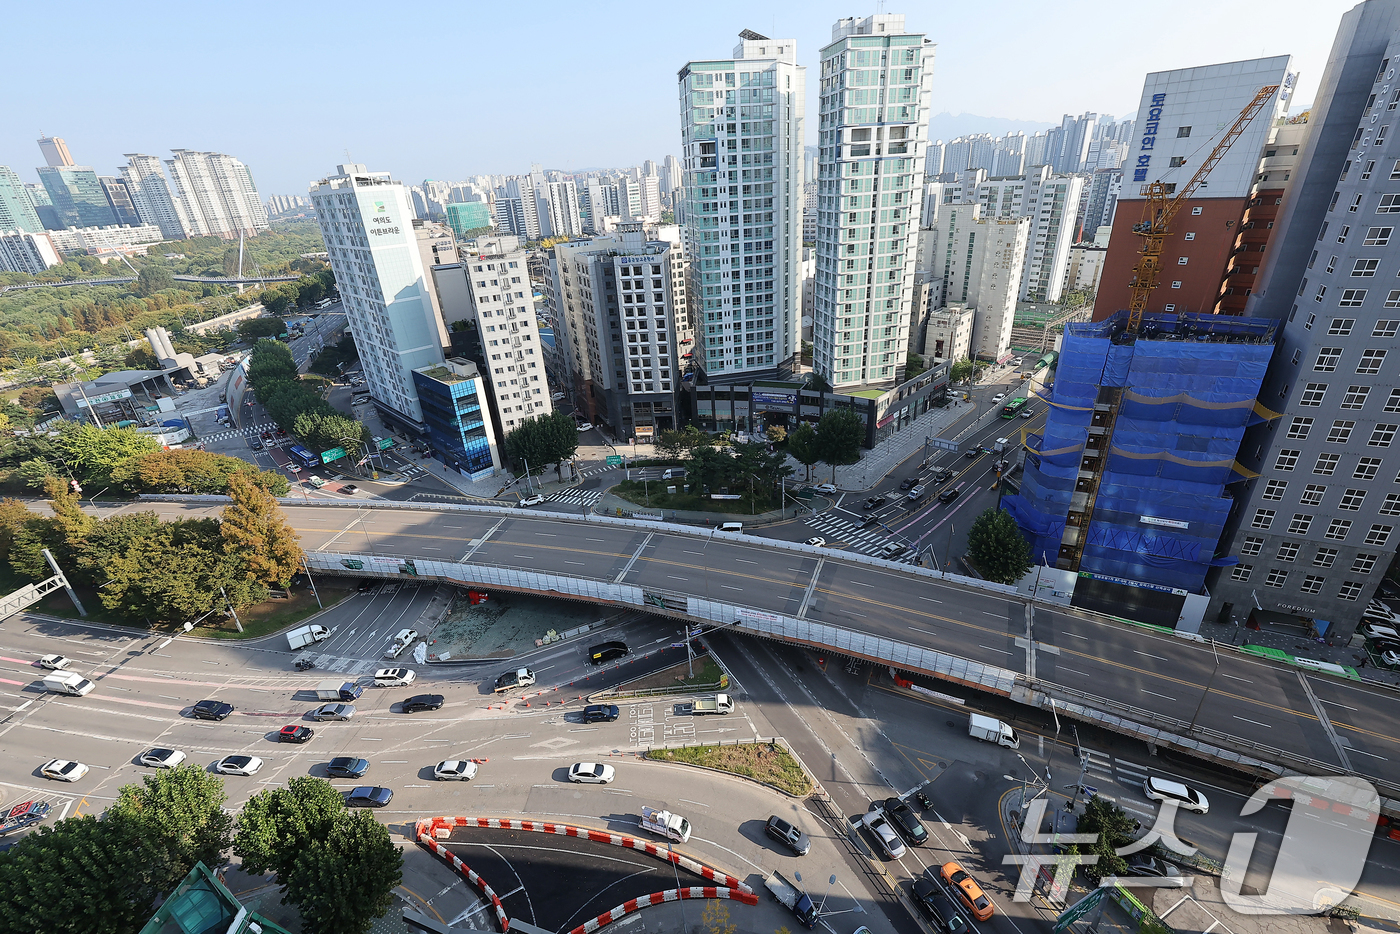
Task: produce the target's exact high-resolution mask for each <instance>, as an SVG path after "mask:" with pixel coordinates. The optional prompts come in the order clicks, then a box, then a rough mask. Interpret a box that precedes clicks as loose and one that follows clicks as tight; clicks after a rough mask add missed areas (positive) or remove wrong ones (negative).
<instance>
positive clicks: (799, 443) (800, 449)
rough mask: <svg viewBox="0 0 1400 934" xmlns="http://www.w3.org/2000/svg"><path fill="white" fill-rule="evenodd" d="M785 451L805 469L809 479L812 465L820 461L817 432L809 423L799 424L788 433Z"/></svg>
mask: <svg viewBox="0 0 1400 934" xmlns="http://www.w3.org/2000/svg"><path fill="white" fill-rule="evenodd" d="M787 449H788V453H789V454H791V455H792V459H793V460H795V461H797V462H798V463H799V464H801V465H802V466H803V467H806V468H807V476H808V477H809V478H810V477H811V476H812V465H813V464H815V463H817V461H819V460H821V459H822V456H821V452H820V451H818V450H817V430H816V429H815V428H813V427H812V423H811V422H801V423H799V424H798V426H797V427H796V428H794V429H793V430H792V431H791V432H789V433H788V438H787Z"/></svg>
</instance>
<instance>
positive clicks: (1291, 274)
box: [1169, 0, 1400, 643]
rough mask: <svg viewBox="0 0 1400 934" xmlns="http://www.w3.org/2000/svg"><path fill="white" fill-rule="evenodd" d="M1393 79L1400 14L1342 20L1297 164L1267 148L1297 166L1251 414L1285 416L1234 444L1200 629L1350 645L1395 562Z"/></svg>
mask: <svg viewBox="0 0 1400 934" xmlns="http://www.w3.org/2000/svg"><path fill="white" fill-rule="evenodd" d="M1397 76H1400V3H1397V2H1395V0H1368V2H1364V3H1360V4H1358V5H1357V6H1355V7H1353V8H1352V9H1351V10H1350V11H1348V12H1347V13H1346V14H1344V15H1343V16H1342V21H1341V26H1340V28H1339V30H1338V32H1337V36H1336V39H1335V40H1334V43H1333V46H1332V52H1331V55H1330V56H1329V58H1328V63H1327V69H1326V71H1324V73H1323V75H1322V81H1321V84H1320V87H1319V89H1318V92H1317V96H1316V98H1314V103H1313V106H1312V108H1311V114H1310V119H1309V121H1308V133H1307V136H1306V138H1305V140H1303V141H1302V144H1301V146H1300V148H1301V152H1300V153H1298V155H1297V156H1291V151H1292V148H1293V146H1292V144H1291V143H1285V144H1284V145H1282V146H1280V145H1279V144H1278V142H1277V137H1276V138H1275V142H1274V143H1273V144H1269V145H1272V146H1273V147H1276V151H1275V154H1274V157H1273V158H1275V159H1277V158H1284V157H1292V158H1294V159H1295V160H1296V162H1295V163H1294V166H1293V168H1292V170H1291V175H1292V178H1291V179H1290V181H1289V185H1288V187H1287V190H1286V193H1285V194H1284V196H1283V201H1284V203H1283V205H1282V206H1281V208H1282V209H1281V211H1280V212H1279V214H1278V220H1277V222H1276V223H1275V227H1274V230H1273V232H1272V233H1273V237H1272V244H1271V245H1270V246H1269V250H1268V251H1267V252H1265V253H1264V263H1265V264H1266V268H1265V269H1264V270H1263V272H1262V274H1261V276H1260V278H1259V281H1260V282H1261V283H1262V287H1261V288H1260V289H1259V290H1257V291H1256V292H1255V293H1254V294H1253V295H1252V296H1250V298H1249V304H1248V306H1247V312H1248V314H1249V315H1250V316H1251V317H1262V318H1267V319H1269V320H1272V321H1275V322H1277V323H1278V325H1279V327H1280V328H1281V329H1282V332H1283V337H1282V340H1281V341H1280V342H1279V345H1278V348H1277V350H1276V351H1275V353H1274V357H1273V364H1272V365H1271V366H1270V368H1269V373H1268V376H1267V377H1266V379H1265V381H1264V385H1263V387H1262V388H1261V390H1260V394H1259V405H1260V406H1262V407H1263V408H1264V409H1266V410H1270V411H1271V412H1277V413H1283V414H1282V415H1281V416H1279V417H1277V418H1271V419H1270V420H1269V422H1268V423H1267V424H1263V425H1258V426H1255V427H1252V428H1251V429H1250V430H1249V432H1248V433H1247V434H1246V436H1245V438H1244V441H1243V443H1242V444H1241V446H1240V455H1239V460H1240V463H1241V465H1242V467H1243V468H1244V469H1245V470H1246V471H1250V472H1254V473H1257V476H1254V473H1247V474H1246V476H1250V477H1251V479H1248V480H1245V481H1244V482H1243V483H1242V484H1241V485H1240V487H1239V488H1238V490H1239V491H1238V493H1237V494H1236V497H1235V501H1234V508H1233V509H1232V510H1231V514H1230V521H1229V524H1228V526H1227V529H1226V534H1225V537H1224V540H1223V541H1222V545H1221V548H1220V552H1219V553H1220V554H1221V555H1224V556H1229V557H1230V558H1234V559H1237V560H1238V562H1239V563H1238V564H1234V565H1231V566H1226V567H1221V568H1218V569H1215V570H1213V571H1212V573H1211V575H1210V577H1209V578H1208V580H1207V585H1208V587H1209V589H1210V593H1211V601H1210V606H1209V608H1208V609H1207V611H1206V613H1207V618H1209V619H1217V618H1218V619H1220V620H1221V621H1223V622H1229V621H1230V619H1231V618H1232V617H1234V618H1236V619H1244V618H1246V617H1247V616H1248V615H1249V614H1250V612H1251V611H1252V610H1253V609H1254V608H1255V607H1259V608H1261V609H1263V610H1266V611H1270V612H1272V613H1277V614H1283V615H1284V617H1287V618H1293V619H1295V620H1297V621H1300V629H1303V630H1306V629H1307V628H1308V627H1309V626H1310V627H1311V628H1313V629H1315V630H1317V632H1319V633H1325V634H1326V636H1327V637H1328V639H1329V640H1332V641H1339V642H1342V643H1345V642H1346V640H1347V639H1348V638H1349V637H1350V636H1351V634H1352V632H1353V631H1354V629H1355V627H1356V625H1357V623H1358V621H1359V619H1360V617H1361V612H1362V610H1363V609H1364V607H1365V605H1366V600H1367V598H1369V597H1371V596H1372V595H1373V594H1374V592H1375V588H1376V586H1377V584H1378V582H1379V580H1380V578H1381V576H1382V575H1383V574H1384V572H1385V570H1386V568H1387V567H1388V566H1389V564H1390V563H1391V561H1392V560H1393V559H1394V557H1395V550H1396V544H1397V541H1400V492H1397V491H1400V453H1397V452H1400V445H1397V435H1400V389H1397V388H1396V386H1395V382H1396V381H1395V376H1394V374H1395V355H1396V354H1397V352H1400V351H1397V343H1396V337H1397V334H1400V288H1395V287H1394V286H1396V285H1397V284H1398V283H1397V280H1396V270H1398V269H1400V238H1397V237H1396V236H1395V235H1394V234H1395V232H1396V230H1397V229H1398V228H1400V224H1397V223H1395V222H1394V221H1393V220H1392V218H1395V217H1397V216H1400V195H1397V194H1396V193H1395V191H1396V181H1395V180H1396V179H1400V170H1398V169H1397V163H1400V149H1397V148H1396V146H1395V139H1394V133H1395V132H1396V131H1395V129H1394V128H1395V127H1397V126H1400V118H1397V115H1400V109H1396V107H1397V102H1400V93H1397V88H1400V81H1397ZM1169 100H1170V99H1169ZM1285 129H1286V127H1285ZM1241 142H1243V140H1241ZM1236 145H1238V144H1236ZM1266 152H1267V150H1266ZM1266 161H1267V160H1266ZM1261 174H1263V173H1261ZM1213 187H1214V185H1213V184H1212V188H1213Z"/></svg>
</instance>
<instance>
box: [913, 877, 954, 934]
mask: <svg viewBox="0 0 1400 934" xmlns="http://www.w3.org/2000/svg"><path fill="white" fill-rule="evenodd" d="M912 894H913V896H914V904H915V905H917V906H918V908H919V911H920V913H922V914H923V916H924V917H925V918H928V920H929V923H931V924H932V925H933V926H934V927H935V928H936V929H937V930H939V931H941V932H942V934H963V932H964V931H966V930H967V922H966V921H964V920H963V916H962V912H960V911H958V906H957V905H954V904H953V900H952V899H950V898H949V897H948V896H947V895H944V894H943V890H942V889H941V888H939V885H938V883H937V882H934V881H933V880H932V879H915V880H914V888H913V891H912Z"/></svg>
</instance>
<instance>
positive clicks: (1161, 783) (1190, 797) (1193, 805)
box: [1142, 776, 1210, 814]
mask: <svg viewBox="0 0 1400 934" xmlns="http://www.w3.org/2000/svg"><path fill="white" fill-rule="evenodd" d="M1142 791H1143V794H1145V795H1147V797H1149V798H1151V799H1152V800H1153V801H1175V802H1176V803H1177V804H1178V805H1179V806H1180V807H1182V808H1184V809H1185V810H1187V811H1195V812H1196V813H1197V814H1205V813H1207V812H1209V811H1210V801H1209V800H1208V799H1207V798H1206V796H1205V795H1203V794H1201V793H1200V792H1199V791H1197V790H1196V789H1194V788H1187V787H1186V786H1185V785H1183V784H1182V783H1181V782H1174V781H1170V780H1169V779H1165V778H1157V777H1155V776H1154V777H1152V778H1149V779H1148V780H1147V781H1145V782H1143V783H1142Z"/></svg>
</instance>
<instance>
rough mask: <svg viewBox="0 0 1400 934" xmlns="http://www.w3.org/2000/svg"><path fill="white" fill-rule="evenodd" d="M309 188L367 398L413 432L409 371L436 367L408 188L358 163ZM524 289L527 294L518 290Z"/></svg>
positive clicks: (435, 335)
mask: <svg viewBox="0 0 1400 934" xmlns="http://www.w3.org/2000/svg"><path fill="white" fill-rule="evenodd" d="M336 170H337V173H338V174H336V175H332V176H330V177H328V178H323V179H321V180H320V181H319V182H316V183H314V184H313V185H312V186H311V190H310V195H311V203H312V205H314V206H315V208H316V219H317V223H319V224H320V226H321V236H322V238H323V239H324V240H325V242H326V253H327V254H328V255H329V258H330V263H331V269H332V270H333V271H334V272H335V281H336V285H337V287H338V288H339V289H340V295H341V298H342V300H343V302H344V305H345V315H346V318H347V319H348V321H349V324H350V327H351V329H352V331H353V332H354V335H355V345H356V346H357V347H358V348H359V351H360V360H361V362H362V363H363V364H364V372H365V381H366V382H367V383H368V385H369V391H370V395H371V396H372V397H373V398H374V401H375V403H376V405H377V406H378V407H379V409H380V411H381V412H382V413H383V414H385V415H386V416H387V418H388V420H389V421H394V420H395V419H396V418H397V420H399V421H402V422H403V423H404V424H405V426H406V427H409V428H412V429H414V430H415V431H421V430H422V428H423V424H424V423H423V412H422V409H421V408H420V407H419V405H418V392H417V390H416V389H415V388H414V385H413V370H414V369H415V368H418V367H425V366H432V365H434V364H439V363H442V362H443V359H444V358H443V354H442V345H441V343H440V338H439V330H438V321H437V315H436V314H435V313H434V312H433V304H432V299H431V298H430V297H429V295H428V290H429V289H430V288H431V286H430V284H429V283H428V282H427V279H426V277H425V274H424V269H423V260H422V257H421V254H420V253H419V249H418V236H417V234H416V232H415V231H414V229H413V206H412V203H411V202H410V200H409V197H408V191H407V189H405V188H404V186H403V184H402V183H400V182H396V181H393V180H391V179H390V178H389V173H388V172H370V171H367V170H366V169H365V167H364V166H363V165H358V164H355V163H349V164H346V165H339V166H336ZM526 291H528V290H526Z"/></svg>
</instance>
